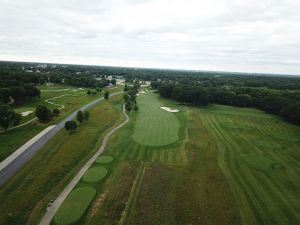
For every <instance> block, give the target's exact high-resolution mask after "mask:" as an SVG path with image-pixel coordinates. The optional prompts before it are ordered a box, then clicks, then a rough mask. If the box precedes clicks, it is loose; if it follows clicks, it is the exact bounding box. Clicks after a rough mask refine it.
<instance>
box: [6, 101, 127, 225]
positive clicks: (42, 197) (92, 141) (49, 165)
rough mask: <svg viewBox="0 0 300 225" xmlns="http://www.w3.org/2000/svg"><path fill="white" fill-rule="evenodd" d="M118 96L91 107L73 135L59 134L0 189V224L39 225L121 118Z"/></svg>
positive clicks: (62, 131) (63, 131) (63, 132)
mask: <svg viewBox="0 0 300 225" xmlns="http://www.w3.org/2000/svg"><path fill="white" fill-rule="evenodd" d="M121 99H122V97H121V96H116V97H112V98H110V99H109V101H105V102H102V103H100V104H97V105H95V106H93V107H92V108H91V109H90V110H89V111H90V113H91V117H90V120H89V121H88V122H84V123H82V124H81V125H79V127H78V129H77V131H76V132H75V133H74V134H71V135H70V134H69V133H68V132H66V131H65V130H61V131H60V132H59V133H58V134H57V135H55V137H54V138H53V139H51V140H50V141H49V142H48V143H47V145H46V146H44V147H43V148H42V149H41V150H40V151H39V152H38V153H37V154H36V155H35V157H34V158H33V159H32V160H30V161H29V162H28V163H27V164H26V165H25V166H24V167H23V168H22V170H20V171H19V172H18V173H17V174H16V175H15V176H14V177H12V178H11V179H10V180H8V181H7V183H5V185H4V186H2V187H1V189H0V199H1V202H0V224H3V225H8V224H30V225H33V224H38V222H39V220H40V218H41V217H42V215H43V214H44V212H45V210H46V206H47V205H48V203H49V202H50V200H51V199H55V198H56V196H57V195H58V194H59V193H60V192H61V191H62V189H63V188H64V187H65V185H66V184H67V183H68V182H69V181H70V180H71V179H72V177H73V176H74V174H75V173H76V172H77V171H78V170H79V169H80V168H81V167H82V165H83V164H84V163H85V162H86V161H87V160H88V159H89V158H90V157H91V156H92V155H93V154H94V153H95V152H96V151H97V150H98V148H99V145H100V143H101V141H102V138H103V137H104V135H105V132H106V131H107V129H109V128H110V127H111V126H113V125H114V124H116V123H119V121H120V120H122V118H121Z"/></svg>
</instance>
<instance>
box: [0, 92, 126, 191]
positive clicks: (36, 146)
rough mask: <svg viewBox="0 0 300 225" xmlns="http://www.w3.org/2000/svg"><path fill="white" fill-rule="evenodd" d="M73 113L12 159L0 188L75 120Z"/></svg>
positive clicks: (87, 106) (93, 103)
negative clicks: (68, 122) (67, 124)
mask: <svg viewBox="0 0 300 225" xmlns="http://www.w3.org/2000/svg"><path fill="white" fill-rule="evenodd" d="M121 93H123V92H122V91H121V92H116V93H112V94H110V96H111V97H112V96H114V95H118V94H121ZM103 100H104V98H103V97H102V98H98V99H96V100H94V101H92V102H90V103H88V104H86V105H84V106H82V107H81V108H79V109H78V110H86V109H87V108H89V107H91V106H92V105H95V104H96V103H98V102H101V101H103ZM78 110H76V111H75V112H73V113H72V114H71V115H69V116H68V117H67V118H65V119H64V120H63V121H61V122H59V123H58V124H57V125H56V126H55V127H54V128H53V129H51V130H50V131H49V132H47V133H46V134H44V135H43V136H42V137H41V138H39V140H37V141H36V142H35V143H33V144H32V145H31V146H29V147H28V149H27V150H26V151H24V152H23V153H22V154H20V155H19V156H18V157H17V158H16V159H14V160H13V161H12V162H11V163H10V164H8V165H7V166H6V167H5V168H3V169H2V170H1V171H0V187H1V186H2V185H3V184H4V183H5V181H7V180H8V179H9V178H10V177H11V176H13V175H14V174H15V173H16V172H17V171H18V169H20V168H21V167H22V166H23V165H24V164H25V163H26V162H27V161H28V160H30V159H31V158H32V157H33V156H34V155H35V153H36V152H37V151H38V150H40V149H41V148H42V147H43V146H44V145H45V144H46V143H47V142H48V141H49V140H50V139H51V138H52V137H53V136H54V135H55V134H57V133H58V131H60V129H62V128H63V127H64V126H65V122H66V121H68V120H72V119H74V118H75V116H76V113H77V111H78Z"/></svg>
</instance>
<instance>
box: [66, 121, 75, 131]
mask: <svg viewBox="0 0 300 225" xmlns="http://www.w3.org/2000/svg"><path fill="white" fill-rule="evenodd" d="M76 128H77V123H76V121H74V120H70V121H67V122H65V129H66V130H67V131H69V132H70V133H74V132H75V130H76Z"/></svg>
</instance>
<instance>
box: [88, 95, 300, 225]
mask: <svg viewBox="0 0 300 225" xmlns="http://www.w3.org/2000/svg"><path fill="white" fill-rule="evenodd" d="M151 95H152V94H151ZM153 97H155V96H147V95H145V94H144V95H141V96H140V97H139V105H140V108H142V109H141V111H139V112H138V113H135V112H132V113H131V121H130V122H129V124H128V125H126V126H125V127H124V128H122V129H121V130H120V132H118V133H117V134H115V135H114V137H112V139H111V141H110V143H109V146H108V148H107V153H108V154H110V155H112V156H113V157H114V158H115V160H116V163H114V165H113V168H112V174H111V176H110V179H109V181H110V182H109V184H108V186H107V187H105V189H104V190H103V193H105V195H106V197H105V198H104V200H103V195H101V194H99V199H100V200H101V201H103V205H102V207H101V208H98V209H96V208H94V209H93V213H95V214H94V216H93V218H91V219H90V218H89V220H87V221H88V222H86V223H84V224H89V225H97V224H116V223H119V222H120V221H121V222H120V223H121V224H172V225H177V224H199V221H201V224H213V225H217V224H218V225H219V224H222V225H224V224H226V225H239V224H254V225H265V224H266V225H273V224H286V225H298V224H300V214H299V212H300V203H299V201H298V196H300V189H299V187H300V173H299V169H300V163H299V162H300V155H299V151H300V147H299V146H300V145H299V144H300V140H299V137H300V129H299V127H296V126H293V125H291V124H288V123H285V122H283V121H282V120H280V119H279V118H278V117H275V116H272V115H269V114H266V113H264V112H262V111H259V110H256V109H247V108H243V109H239V108H236V107H228V106H220V105H212V106H209V107H204V108H194V107H184V106H178V107H177V106H174V105H172V102H169V101H165V104H166V105H167V106H168V105H170V106H172V108H179V109H180V110H181V111H184V110H186V112H187V113H186V114H184V115H187V116H188V120H184V119H178V121H179V122H180V123H185V125H186V126H187V130H188V132H187V133H188V140H187V142H185V144H184V145H176V146H172V147H170V145H167V146H164V147H160V146H146V145H142V144H140V143H139V142H137V141H136V138H134V140H131V139H130V138H129V137H130V135H131V133H134V135H137V131H136V128H137V127H138V123H142V122H144V121H143V120H142V118H143V116H144V117H146V116H147V115H144V114H143V113H145V112H144V111H143V107H145V106H144V105H143V103H142V102H141V101H142V100H145V101H146V103H150V104H151V103H152V102H153V99H152V98H153ZM148 98H149V99H148ZM156 100H159V101H161V100H160V99H159V98H157V99H156ZM146 103H145V104H146ZM155 104H156V103H154V105H155ZM173 104H174V103H173ZM149 107H150V106H149ZM140 112H142V113H141V114H139V113H140ZM146 113H147V112H146ZM149 114H151V113H149ZM172 115H175V116H176V117H177V118H180V117H178V115H181V114H180V113H178V114H172ZM148 127H150V125H149V124H148ZM180 127H181V125H180ZM140 132H142V130H140ZM143 132H148V131H147V129H146V128H144V131H143ZM179 138H180V140H182V139H184V136H181V135H179ZM144 162H146V166H145V172H144V173H141V171H140V170H139V168H142V167H141V166H140V165H143V164H144ZM138 163H139V164H138ZM136 164H137V165H136ZM114 170H116V171H115V173H114V172H113V171H114ZM137 170H138V171H137ZM125 171H126V172H125ZM142 174H143V175H142ZM132 177H134V178H132ZM116 193H117V194H116ZM129 193H130V194H129ZM187 193H188V194H187ZM124 202H127V204H126V205H124Z"/></svg>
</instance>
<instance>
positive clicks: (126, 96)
mask: <svg viewBox="0 0 300 225" xmlns="http://www.w3.org/2000/svg"><path fill="white" fill-rule="evenodd" d="M123 99H124V102H125V103H127V102H128V101H129V95H128V94H127V93H125V94H124V95H123Z"/></svg>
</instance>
